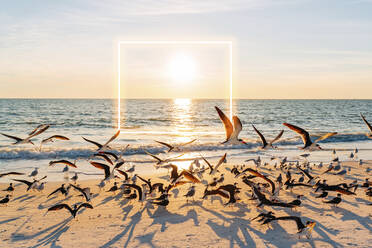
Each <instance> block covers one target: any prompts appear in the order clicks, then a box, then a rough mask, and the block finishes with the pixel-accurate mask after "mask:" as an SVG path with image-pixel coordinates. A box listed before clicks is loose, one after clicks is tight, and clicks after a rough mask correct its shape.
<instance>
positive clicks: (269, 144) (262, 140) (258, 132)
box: [252, 124, 284, 149]
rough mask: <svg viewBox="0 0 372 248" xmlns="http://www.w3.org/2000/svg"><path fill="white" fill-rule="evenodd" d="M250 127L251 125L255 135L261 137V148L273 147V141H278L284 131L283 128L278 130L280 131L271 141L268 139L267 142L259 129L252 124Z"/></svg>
mask: <svg viewBox="0 0 372 248" xmlns="http://www.w3.org/2000/svg"><path fill="white" fill-rule="evenodd" d="M252 127H253V129H254V131H256V133H257V135H258V136H259V137H260V139H261V142H262V146H261V149H265V148H267V147H273V144H274V142H276V141H278V140H279V139H280V138H281V137H282V135H283V133H284V130H282V131H280V133H279V134H278V135H277V136H276V137H275V138H274V139H273V140H272V141H270V143H267V141H266V139H265V137H264V136H263V134H262V133H261V132H260V131H258V130H257V128H256V127H255V126H254V125H253V124H252Z"/></svg>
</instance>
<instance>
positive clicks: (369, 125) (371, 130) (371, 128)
mask: <svg viewBox="0 0 372 248" xmlns="http://www.w3.org/2000/svg"><path fill="white" fill-rule="evenodd" d="M360 116H361V117H362V119H363V121H364V123H365V124H366V125H367V127H368V129H369V131H370V132H372V126H371V124H369V123H368V121H367V120H366V118H365V117H364V116H363V115H362V114H360Z"/></svg>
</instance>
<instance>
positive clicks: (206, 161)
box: [201, 156, 213, 172]
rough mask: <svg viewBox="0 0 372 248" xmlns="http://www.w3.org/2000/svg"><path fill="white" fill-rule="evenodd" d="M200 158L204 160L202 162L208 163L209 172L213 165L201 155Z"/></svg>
mask: <svg viewBox="0 0 372 248" xmlns="http://www.w3.org/2000/svg"><path fill="white" fill-rule="evenodd" d="M201 157H202V159H203V160H204V162H205V163H206V164H207V165H208V167H209V169H210V170H211V172H212V171H213V166H212V165H211V164H210V163H209V162H208V160H207V159H206V158H204V157H203V156H201Z"/></svg>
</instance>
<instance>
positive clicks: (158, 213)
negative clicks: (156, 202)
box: [148, 206, 200, 232]
mask: <svg viewBox="0 0 372 248" xmlns="http://www.w3.org/2000/svg"><path fill="white" fill-rule="evenodd" d="M148 215H149V217H150V218H151V219H153V222H152V223H151V224H150V226H152V225H156V224H159V225H161V228H160V231H161V232H164V231H165V230H166V229H167V228H168V226H167V224H168V223H169V224H180V223H184V222H186V221H188V220H192V221H193V222H194V225H195V226H199V225H200V223H199V219H198V214H197V213H196V211H195V210H194V209H191V210H189V211H187V213H186V215H182V214H176V213H171V212H169V211H168V210H167V209H166V208H164V207H162V206H159V207H158V208H157V209H156V210H155V211H154V212H153V213H151V212H150V211H148Z"/></svg>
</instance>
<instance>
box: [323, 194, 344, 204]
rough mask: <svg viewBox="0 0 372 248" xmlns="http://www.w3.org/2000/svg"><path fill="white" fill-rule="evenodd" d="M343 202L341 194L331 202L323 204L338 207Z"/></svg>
mask: <svg viewBox="0 0 372 248" xmlns="http://www.w3.org/2000/svg"><path fill="white" fill-rule="evenodd" d="M341 201H342V199H341V194H340V193H338V194H337V196H336V197H334V198H332V199H331V200H329V201H323V202H324V203H326V204H332V205H333V206H335V207H336V206H337V205H338V204H340V202H341Z"/></svg>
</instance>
